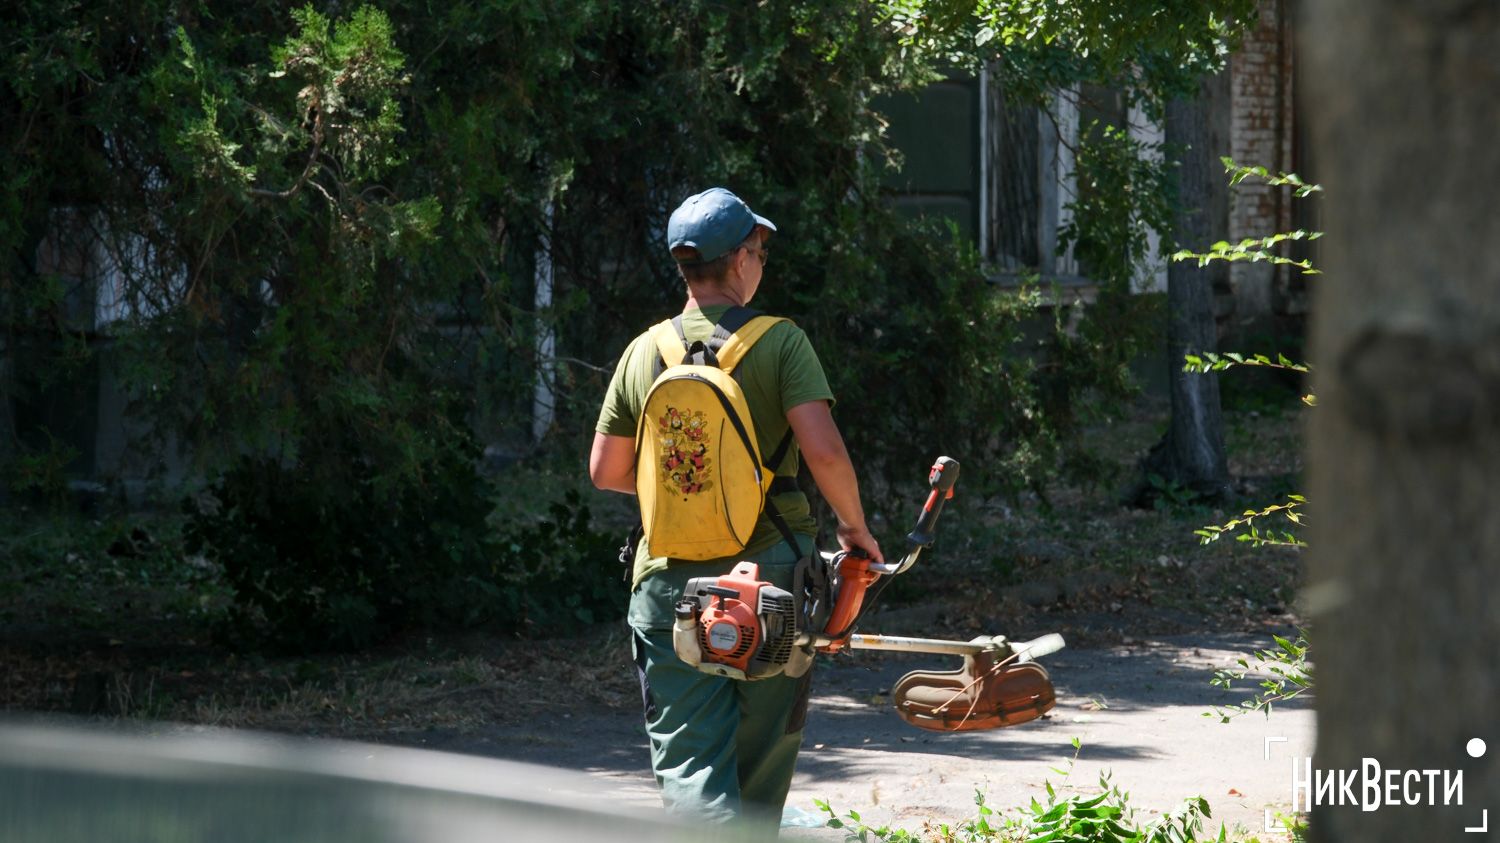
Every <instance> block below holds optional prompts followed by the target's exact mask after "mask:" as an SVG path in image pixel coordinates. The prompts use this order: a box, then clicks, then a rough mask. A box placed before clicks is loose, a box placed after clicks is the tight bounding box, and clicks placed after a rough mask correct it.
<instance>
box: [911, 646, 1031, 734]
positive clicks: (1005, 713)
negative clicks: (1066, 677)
mask: <svg viewBox="0 0 1500 843" xmlns="http://www.w3.org/2000/svg"><path fill="white" fill-rule="evenodd" d="M891 699H892V702H893V703H895V706H896V713H897V714H898V715H900V717H901V719H902V720H905V721H906V722H908V723H910V724H911V725H913V726H916V727H917V728H919V729H929V730H931V731H934V732H968V731H979V730H983V729H998V728H1001V727H1004V726H1015V725H1018V724H1020V723H1026V722H1028V721H1031V720H1035V719H1037V718H1038V717H1041V716H1042V715H1043V714H1046V713H1047V712H1048V711H1050V710H1051V709H1052V706H1053V705H1054V704H1056V702H1057V692H1056V691H1055V690H1054V689H1053V687H1052V678H1051V677H1049V676H1048V675H1047V671H1046V670H1045V669H1043V668H1042V666H1041V665H1039V664H1037V663H1036V662H1017V661H1016V660H1015V657H1014V656H1013V655H1010V654H1009V653H1007V652H1004V651H1001V650H985V651H983V652H979V653H974V654H972V655H968V656H965V657H964V666H963V667H961V668H959V669H957V670H945V671H922V670H917V671H913V672H911V673H908V674H906V675H905V676H903V677H901V680H900V681H899V682H897V683H896V686H895V687H894V688H893V689H892V690H891Z"/></svg>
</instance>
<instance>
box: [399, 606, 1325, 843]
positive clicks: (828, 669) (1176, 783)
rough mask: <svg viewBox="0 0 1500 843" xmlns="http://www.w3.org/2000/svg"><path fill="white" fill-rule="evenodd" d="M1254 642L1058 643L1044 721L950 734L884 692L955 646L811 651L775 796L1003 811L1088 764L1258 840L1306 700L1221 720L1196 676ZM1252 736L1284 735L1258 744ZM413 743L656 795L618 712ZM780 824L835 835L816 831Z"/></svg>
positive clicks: (904, 811)
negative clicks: (790, 750)
mask: <svg viewBox="0 0 1500 843" xmlns="http://www.w3.org/2000/svg"><path fill="white" fill-rule="evenodd" d="M1270 643H1271V642H1270V641H1269V639H1268V638H1267V637H1264V636H1251V635H1243V634H1242V635H1188V636H1173V637H1163V638H1152V639H1142V640H1139V641H1136V642H1133V643H1130V644H1127V645H1124V646H1117V647H1111V648H1107V649H1093V650H1073V649H1069V650H1064V651H1062V652H1060V653H1057V654H1055V655H1053V656H1049V657H1047V658H1046V659H1044V660H1043V663H1044V664H1045V665H1046V666H1047V668H1048V670H1049V671H1051V673H1052V677H1053V680H1054V682H1055V683H1056V685H1057V688H1058V704H1057V707H1056V708H1055V709H1053V711H1052V713H1051V715H1050V716H1049V717H1048V718H1047V719H1045V720H1041V721H1034V722H1032V723H1029V724H1026V725H1023V726H1019V727H1015V728H1012V729H1004V730H998V731H991V732H970V733H963V734H936V733H931V732H925V731H922V730H918V729H914V728H912V727H910V726H908V725H906V724H905V723H904V722H902V721H901V720H900V719H899V718H897V717H896V715H895V713H894V712H893V711H891V709H890V707H889V703H888V697H887V696H886V694H887V693H888V691H889V689H890V687H891V685H892V684H893V683H894V681H895V680H896V679H897V678H899V677H900V676H901V675H902V674H903V673H905V672H906V671H908V670H911V669H915V668H917V667H921V668H923V669H945V668H949V667H956V666H957V665H958V661H957V659H956V657H944V656H924V655H908V654H895V653H886V654H877V653H858V654H855V655H854V656H852V657H847V658H840V659H834V660H826V659H825V660H823V661H822V662H820V664H819V665H818V670H819V675H818V677H817V681H816V684H815V686H814V688H815V690H814V697H813V709H812V712H811V714H810V716H809V719H808V726H807V732H806V738H805V743H804V745H803V752H802V757H801V759H800V761H799V763H798V774H797V778H796V779H795V780H794V781H793V784H792V793H791V796H790V799H789V800H788V807H789V808H794V809H800V810H802V811H805V812H808V813H809V814H813V813H817V811H816V809H815V808H814V807H813V800H814V799H826V800H828V801H829V802H831V803H832V804H833V806H834V807H835V808H838V809H840V810H841V811H846V810H848V809H851V808H853V809H855V810H858V811H859V812H860V814H861V815H862V816H863V817H864V819H865V821H866V822H869V823H871V824H881V823H892V824H894V825H897V826H899V827H904V828H909V829H916V828H918V827H920V826H921V824H922V821H923V820H925V819H929V818H932V819H938V820H945V821H954V820H960V819H963V818H966V817H969V816H972V814H973V807H974V804H973V797H974V792H975V790H976V789H980V790H983V791H984V792H985V793H986V796H987V799H988V802H989V804H990V805H991V806H992V807H994V808H996V809H997V810H998V809H1005V808H1017V807H1020V806H1024V805H1026V804H1027V803H1028V802H1029V801H1030V800H1031V798H1032V797H1037V798H1039V799H1043V800H1045V798H1046V794H1045V790H1044V782H1046V781H1047V780H1050V781H1051V782H1052V783H1053V785H1054V786H1055V787H1058V788H1059V790H1060V791H1061V792H1062V793H1071V792H1085V793H1095V792H1097V791H1098V781H1099V776H1100V774H1101V773H1103V772H1109V773H1110V774H1111V776H1112V779H1113V781H1114V782H1115V783H1116V784H1117V785H1119V786H1120V787H1121V788H1122V789H1123V790H1125V791H1126V792H1128V793H1129V794H1130V801H1131V804H1132V805H1134V806H1135V807H1136V808H1137V809H1140V810H1142V811H1147V812H1152V811H1165V810H1170V809H1172V808H1174V807H1176V806H1177V805H1179V804H1180V803H1181V800H1182V799H1183V798H1185V797H1188V796H1193V795H1201V796H1203V797H1205V798H1206V799H1207V800H1208V801H1209V804H1210V805H1211V807H1212V809H1213V817H1214V821H1215V823H1217V822H1219V821H1223V822H1225V823H1227V824H1228V825H1229V827H1230V830H1231V831H1234V830H1235V829H1236V828H1237V827H1238V828H1240V829H1242V830H1243V831H1246V832H1253V833H1257V834H1259V835H1260V836H1261V837H1262V839H1266V837H1267V835H1265V834H1264V828H1263V826H1264V822H1265V818H1266V810H1267V809H1268V808H1271V809H1280V810H1285V809H1286V808H1287V807H1288V804H1289V800H1290V794H1291V760H1290V759H1291V758H1293V757H1305V756H1308V755H1310V754H1311V752H1312V748H1313V747H1312V744H1313V715H1312V710H1311V708H1310V706H1309V705H1308V704H1307V703H1302V702H1300V701H1294V702H1293V703H1291V704H1289V705H1287V706H1285V707H1280V708H1278V709H1277V711H1276V712H1275V713H1274V714H1273V715H1271V717H1270V718H1269V719H1267V718H1265V717H1264V716H1262V715H1259V714H1252V715H1244V716H1241V717H1239V718H1236V719H1234V720H1232V721H1231V722H1230V723H1228V724H1222V723H1220V722H1219V720H1218V719H1217V718H1214V717H1205V716H1203V712H1205V711H1208V710H1209V709H1210V708H1211V707H1212V706H1214V705H1215V704H1219V705H1223V704H1227V703H1231V702H1233V700H1234V699H1237V697H1235V696H1231V695H1227V694H1225V692H1223V691H1221V690H1220V689H1218V688H1214V687H1212V686H1210V685H1209V684H1208V680H1209V677H1210V675H1211V673H1212V669H1213V667H1215V666H1223V665H1227V664H1230V663H1232V662H1233V660H1234V657H1235V655H1236V654H1238V653H1242V652H1248V651H1250V650H1252V649H1258V648H1264V647H1266V646H1268V645H1270ZM585 719H586V721H587V722H580V721H581V720H585ZM1075 737H1076V738H1078V739H1079V741H1080V742H1081V745H1082V749H1081V751H1080V752H1079V753H1078V757H1077V761H1076V763H1075V764H1074V766H1073V768H1072V772H1071V774H1069V775H1068V776H1067V777H1066V779H1064V777H1063V776H1061V775H1059V774H1058V773H1057V772H1054V770H1053V768H1066V767H1067V766H1068V761H1069V759H1070V758H1072V757H1073V755H1074V750H1073V747H1072V745H1071V741H1072V739H1073V738H1075ZM1267 738H1285V739H1286V740H1285V741H1278V742H1273V743H1270V744H1269V745H1268V743H1267ZM426 745H427V746H430V747H431V748H434V749H448V750H455V751H463V752H472V753H478V754H484V755H491V756H495V757H502V758H513V759H517V760H523V761H532V762H537V763H543V764H550V765H554V766H561V767H570V768H574V769H581V770H586V771H589V772H590V773H591V774H592V775H594V776H595V777H596V778H597V779H598V780H599V782H600V785H601V798H607V799H615V800H622V801H625V802H630V803H644V804H653V803H656V800H657V797H656V792H655V788H654V784H653V783H652V781H651V777H650V774H649V769H648V762H647V756H646V746H645V738H644V734H643V733H642V732H641V730H640V726H639V713H638V712H636V711H634V710H631V711H605V712H596V713H594V714H591V715H590V716H588V717H587V718H583V717H581V716H577V715H574V716H564V715H557V716H555V717H554V718H552V719H544V720H541V721H540V722H538V723H535V724H533V725H532V726H531V727H529V728H525V729H519V728H497V729H496V730H494V731H492V732H488V733H484V734H482V735H479V736H477V737H476V736H474V735H467V736H463V737H459V736H456V735H454V736H448V737H444V736H442V735H431V736H429V740H428V741H426ZM1268 746H1269V752H1270V759H1269V760H1267V758H1266V752H1267V747H1268ZM789 836H796V837H798V838H805V839H814V840H824V839H826V840H838V839H841V834H840V833H838V832H836V831H834V830H831V829H823V830H812V831H797V832H792V833H791V834H790V835H789Z"/></svg>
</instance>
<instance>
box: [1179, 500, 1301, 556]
mask: <svg viewBox="0 0 1500 843" xmlns="http://www.w3.org/2000/svg"><path fill="white" fill-rule="evenodd" d="M1286 497H1287V500H1286V503H1278V504H1272V505H1271V506H1268V507H1266V508H1265V509H1259V510H1256V509H1247V510H1245V511H1244V513H1242V514H1241V515H1240V516H1239V517H1238V518H1234V519H1231V520H1229V521H1226V522H1225V523H1223V524H1210V525H1208V526H1206V527H1202V528H1200V529H1197V530H1194V531H1193V534H1194V535H1196V536H1197V537H1198V542H1199V544H1208V543H1210V542H1216V541H1218V540H1219V538H1220V537H1221V536H1224V535H1225V534H1227V533H1233V532H1235V531H1236V530H1239V529H1241V528H1243V529H1244V530H1245V532H1242V533H1240V534H1239V535H1237V536H1235V537H1234V540H1235V541H1241V542H1249V543H1250V544H1251V546H1253V547H1296V548H1303V547H1307V542H1306V541H1304V540H1302V539H1301V538H1298V537H1297V536H1296V535H1294V534H1293V533H1291V532H1289V531H1287V530H1281V531H1280V532H1278V531H1276V530H1268V529H1263V528H1262V527H1261V526H1260V525H1259V524H1257V523H1256V521H1257V519H1261V518H1266V517H1268V516H1272V515H1276V514H1277V513H1280V514H1281V516H1282V517H1283V518H1285V519H1286V520H1288V521H1290V522H1291V523H1293V524H1295V525H1297V526H1298V527H1303V526H1306V521H1305V519H1306V517H1307V516H1305V515H1303V513H1302V509H1301V508H1302V506H1303V505H1304V504H1306V503H1307V498H1305V497H1303V496H1301V495H1287V496H1286Z"/></svg>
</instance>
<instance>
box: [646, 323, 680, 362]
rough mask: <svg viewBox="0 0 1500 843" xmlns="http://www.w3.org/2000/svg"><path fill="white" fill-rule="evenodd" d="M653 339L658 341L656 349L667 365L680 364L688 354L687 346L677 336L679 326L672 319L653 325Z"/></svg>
mask: <svg viewBox="0 0 1500 843" xmlns="http://www.w3.org/2000/svg"><path fill="white" fill-rule="evenodd" d="M651 339H652V341H653V342H655V343H656V351H657V353H659V354H660V355H661V360H662V363H664V364H665V365H666V366H667V367H671V366H677V365H680V364H681V363H682V360H683V358H684V357H686V356H687V347H686V346H685V345H684V344H683V342H682V340H681V339H680V338H679V337H678V336H677V328H676V327H675V326H674V325H673V324H672V320H671V319H667V320H664V321H662V322H658V323H657V324H655V325H652V326H651Z"/></svg>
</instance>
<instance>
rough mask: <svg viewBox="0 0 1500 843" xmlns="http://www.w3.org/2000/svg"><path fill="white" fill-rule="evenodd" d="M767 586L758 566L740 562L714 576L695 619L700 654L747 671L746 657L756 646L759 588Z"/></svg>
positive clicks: (750, 654)
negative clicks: (696, 621) (705, 604)
mask: <svg viewBox="0 0 1500 843" xmlns="http://www.w3.org/2000/svg"><path fill="white" fill-rule="evenodd" d="M766 585H768V584H767V583H764V582H762V581H761V579H760V566H758V565H756V564H755V563H753V562H741V563H740V564H738V565H736V566H734V570H733V571H731V572H730V573H728V574H725V575H724V576H721V577H719V578H718V582H717V583H716V584H715V585H714V586H713V587H712V588H710V589H708V591H709V593H710V594H711V595H712V597H711V600H710V602H709V604H708V606H706V607H704V609H703V614H702V616H701V617H700V618H699V619H698V640H699V643H700V644H701V645H702V646H703V655H704V656H706V657H708V658H709V659H711V660H713V661H716V662H719V663H721V664H727V665H729V666H730V667H733V668H737V669H739V670H749V668H750V659H751V657H752V656H754V655H755V652H756V650H757V649H758V648H759V646H760V639H761V629H760V617H759V615H758V614H757V612H756V610H757V609H758V607H759V606H760V590H761V588H763V587H765V586H766Z"/></svg>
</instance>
